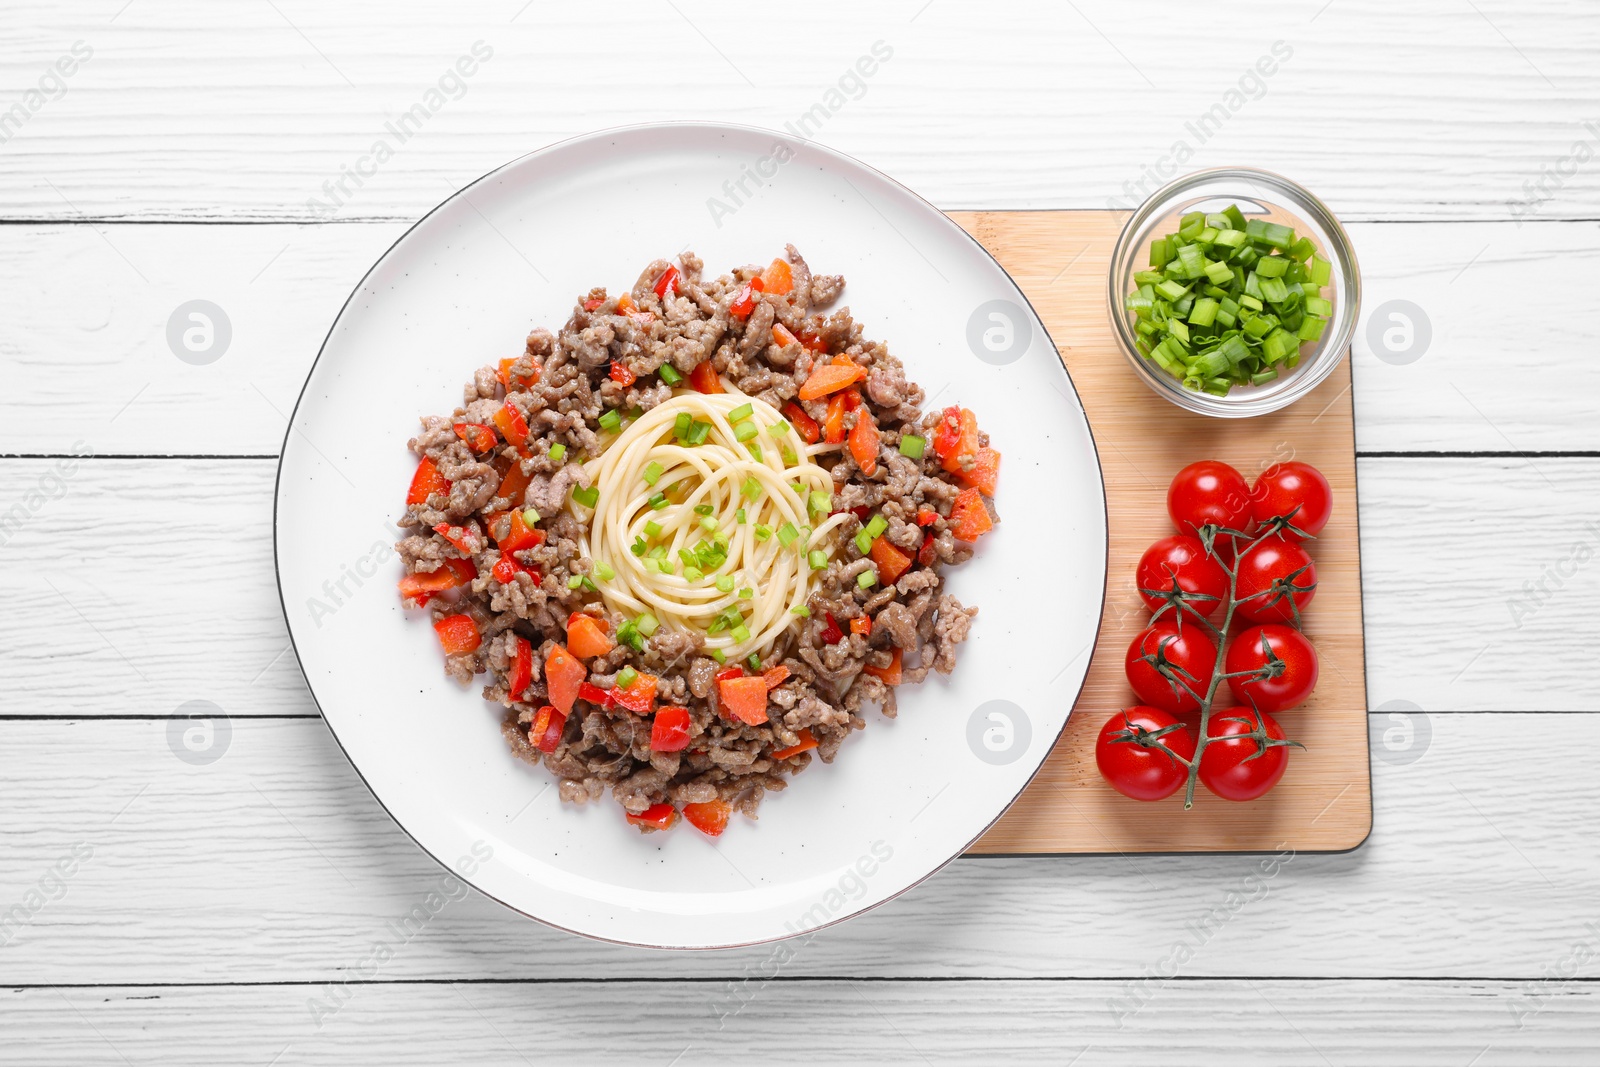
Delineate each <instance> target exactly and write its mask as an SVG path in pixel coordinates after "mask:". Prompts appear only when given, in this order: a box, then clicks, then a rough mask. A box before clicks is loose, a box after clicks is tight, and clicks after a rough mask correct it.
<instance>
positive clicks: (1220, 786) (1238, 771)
mask: <svg viewBox="0 0 1600 1067" xmlns="http://www.w3.org/2000/svg"><path fill="white" fill-rule="evenodd" d="M1258 715H1259V719H1258V718H1257V716H1258ZM1240 720H1245V721H1242V722H1241V721H1240ZM1258 721H1259V722H1260V724H1261V727H1262V729H1264V730H1265V731H1266V735H1267V736H1268V737H1269V738H1271V739H1273V740H1274V741H1282V740H1283V727H1281V726H1279V725H1278V721H1277V720H1276V719H1274V718H1273V717H1272V716H1271V715H1268V714H1267V713H1266V712H1264V711H1263V712H1259V713H1258V712H1254V711H1251V710H1250V709H1249V708H1223V709H1221V710H1219V711H1213V712H1212V713H1211V721H1210V722H1209V723H1208V724H1207V726H1208V727H1209V729H1208V730H1207V731H1206V736H1207V737H1212V738H1223V740H1220V741H1208V742H1207V743H1206V747H1205V751H1204V752H1202V753H1201V754H1200V784H1201V785H1203V786H1205V787H1206V788H1207V789H1209V790H1211V792H1212V793H1213V794H1214V795H1216V796H1219V797H1221V798H1222V799H1223V800H1255V799H1256V798H1257V797H1260V796H1263V795H1265V794H1266V792H1267V791H1268V790H1270V789H1271V788H1272V787H1273V786H1275V785H1277V784H1278V779H1280V778H1282V777H1283V772H1284V770H1286V769H1287V768H1288V766H1289V749H1288V746H1286V745H1273V746H1271V747H1269V748H1267V750H1266V751H1265V752H1262V753H1261V755H1259V756H1256V758H1255V759H1251V758H1250V757H1251V756H1252V755H1255V753H1256V752H1258V751H1260V750H1261V744H1260V742H1258V741H1256V740H1255V739H1253V738H1248V737H1238V736H1237V735H1239V734H1248V733H1251V732H1252V731H1254V730H1255V728H1256V723H1257V722H1258ZM1229 739H1232V740H1229Z"/></svg>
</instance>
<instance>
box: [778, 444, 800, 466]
mask: <svg viewBox="0 0 1600 1067" xmlns="http://www.w3.org/2000/svg"><path fill="white" fill-rule="evenodd" d="M778 454H779V455H781V456H782V457H783V465H784V466H786V467H793V466H794V465H795V464H796V463H799V462H800V461H799V459H797V458H796V457H795V454H794V449H792V448H790V447H789V442H787V441H785V442H784V443H783V448H781V449H779V451H778Z"/></svg>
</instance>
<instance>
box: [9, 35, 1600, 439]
mask: <svg viewBox="0 0 1600 1067" xmlns="http://www.w3.org/2000/svg"><path fill="white" fill-rule="evenodd" d="M930 13H931V12H930ZM961 217H962V218H964V219H967V220H968V221H969V222H970V220H971V218H972V216H961ZM404 229H405V224H403V223H365V224H359V225H349V226H344V225H337V226H304V227H301V226H291V225H259V226H196V225H180V224H172V225H163V224H158V225H141V226H133V225H105V226H98V227H91V226H86V225H56V224H45V225H37V226H35V225H21V226H12V227H7V228H6V230H5V231H4V234H5V235H7V236H9V237H11V238H12V239H13V240H14V241H15V242H16V244H17V245H18V246H19V247H24V248H26V249H27V250H28V254H27V255H26V256H9V257H0V292H6V293H9V294H11V296H12V299H11V300H9V301H8V306H7V313H8V319H7V323H8V329H7V330H6V331H5V332H4V333H0V360H3V361H4V363H5V366H6V368H7V373H8V375H9V378H8V380H9V382H10V384H11V386H12V387H11V388H10V389H7V390H5V391H4V393H3V394H0V416H3V417H0V453H30V454H39V453H63V452H66V451H68V450H70V448H71V447H72V444H73V442H75V441H78V440H82V441H84V442H85V443H86V444H87V445H89V446H91V447H93V448H94V450H95V451H96V453H98V454H102V455H108V454H123V455H127V454H133V455H151V454H179V455H193V454H203V455H241V454H243V455H272V454H276V453H277V451H278V448H279V446H280V445H281V444H282V441H283V428H284V423H285V419H284V416H285V415H286V414H287V413H288V411H289V409H290V407H291V406H292V405H293V404H294V400H295V397H296V395H297V394H298V392H299V388H300V384H301V383H302V382H303V381H304V380H305V375H306V372H307V371H308V370H310V367H311V361H312V359H313V358H315V356H316V353H317V350H318V348H320V347H321V345H322V338H323V336H324V335H325V334H326V333H327V330H328V327H329V325H330V324H331V323H332V321H333V318H334V316H335V315H336V314H337V313H338V310H339V307H340V305H341V304H342V303H343V302H344V299H345V297H346V296H347V295H348V294H349V292H350V290H351V289H352V288H354V286H355V284H356V281H357V280H358V279H359V278H360V277H361V275H362V274H363V273H364V272H365V271H366V269H367V267H368V266H370V265H371V263H372V262H373V261H374V260H375V259H377V257H378V256H379V255H381V254H382V253H383V251H384V250H385V249H386V248H388V246H389V244H390V243H391V242H393V240H394V239H395V238H396V237H398V236H399V235H400V233H401V232H403V231H404ZM1351 235H1352V240H1353V241H1354V242H1355V246H1356V249H1357V252H1358V254H1359V255H1360V257H1361V265H1362V269H1363V277H1364V282H1365V285H1366V300H1365V306H1366V308H1367V310H1368V316H1367V317H1366V319H1364V321H1366V320H1367V319H1370V317H1371V313H1373V312H1376V311H1377V310H1378V309H1379V308H1380V307H1382V306H1383V305H1385V304H1387V303H1389V302H1390V301H1392V300H1408V301H1410V302H1411V303H1413V304H1415V305H1417V306H1418V307H1420V308H1422V309H1423V313H1424V314H1425V315H1427V316H1428V318H1429V324H1430V328H1431V332H1432V335H1433V336H1432V341H1431V344H1430V347H1429V348H1428V349H1427V350H1426V352H1425V353H1424V355H1423V356H1422V357H1421V358H1419V359H1418V360H1417V361H1416V362H1413V363H1410V364H1405V365H1397V364H1392V363H1385V362H1382V361H1381V360H1379V359H1378V358H1377V357H1376V356H1375V355H1374V354H1373V352H1372V348H1371V345H1370V344H1369V343H1368V341H1367V339H1366V331H1365V329H1363V330H1360V331H1358V333H1357V337H1356V344H1355V352H1354V371H1355V377H1356V388H1355V391H1354V395H1355V404H1356V441H1357V444H1358V445H1359V446H1360V447H1361V448H1362V449H1364V450H1368V451H1440V450H1448V451H1494V452H1499V451H1504V450H1508V449H1529V450H1534V451H1563V450H1568V449H1583V450H1591V451H1592V450H1596V449H1600V420H1595V419H1592V418H1589V417H1588V414H1589V410H1588V407H1587V406H1586V405H1587V404H1588V402H1589V400H1588V398H1590V397H1592V396H1594V395H1596V393H1597V392H1600V360H1581V359H1580V360H1574V359H1571V358H1569V357H1570V353H1571V352H1573V351H1575V350H1577V349H1579V348H1581V346H1582V345H1584V344H1586V343H1587V339H1586V338H1585V336H1584V335H1583V326H1582V324H1583V323H1586V322H1591V321H1595V320H1596V319H1600V291H1590V290H1589V289H1588V288H1586V287H1580V288H1579V290H1578V291H1577V292H1573V293H1567V292H1559V291H1558V290H1556V289H1555V288H1553V287H1551V286H1548V285H1544V284H1541V280H1540V275H1539V274H1538V272H1536V271H1530V270H1528V269H1527V264H1528V263H1529V262H1533V261H1543V260H1549V259H1559V260H1561V261H1562V262H1564V263H1566V264H1568V265H1569V266H1570V268H1571V269H1572V270H1574V271H1576V272H1577V273H1579V274H1582V273H1584V272H1585V271H1600V246H1597V245H1596V242H1595V240H1594V234H1593V230H1592V227H1590V226H1589V225H1586V224H1581V223H1530V224H1527V225H1524V226H1522V227H1517V226H1514V225H1511V224H1494V223H1423V224H1417V225H1393V224H1381V223H1373V224H1364V223H1363V224H1356V225H1355V226H1353V227H1352V228H1351ZM108 242H109V243H108ZM1082 250H1083V245H1082V244H1075V245H1069V246H1066V247H1053V248H1050V249H1046V250H1044V251H1046V252H1049V253H1053V255H1050V254H1046V255H1043V256H1042V257H1041V259H1040V261H1039V262H1037V263H1028V264H1024V265H1023V266H1024V267H1025V268H1026V269H1027V270H1028V271H1030V272H1031V271H1037V272H1038V273H1026V274H1019V276H1018V279H1017V280H1018V281H1019V283H1021V284H1022V285H1023V286H1024V287H1025V288H1026V289H1028V291H1029V292H1031V293H1042V292H1050V291H1053V290H1055V289H1057V288H1059V287H1065V286H1069V285H1070V286H1071V294H1072V299H1073V300H1082V301H1085V304H1084V307H1085V309H1086V312H1096V311H1097V310H1098V309H1099V308H1100V307H1101V306H1102V304H1103V301H1104V297H1103V295H1102V293H1101V292H1100V291H1099V290H1098V288H1093V287H1091V286H1090V285H1089V284H1088V282H1087V280H1085V279H1086V276H1087V275H1092V274H1093V273H1094V272H1096V271H1099V270H1100V269H1102V268H1101V266H1099V265H1100V264H1103V263H1104V262H1105V260H1106V257H1107V256H1109V254H1110V248H1109V244H1104V243H1103V245H1102V246H1096V247H1094V248H1091V249H1090V250H1089V252H1087V253H1085V255H1084V258H1083V259H1082V260H1080V261H1079V262H1078V263H1076V264H1075V265H1074V267H1073V268H1072V270H1071V271H1069V272H1068V274H1067V275H1061V270H1062V268H1063V267H1065V266H1066V265H1067V264H1068V263H1069V262H1070V261H1072V259H1073V257H1075V256H1077V255H1078V254H1079V252H1080V251H1082ZM1420 250H1426V252H1425V253H1423V252H1421V251H1420ZM119 253H120V254H119ZM123 256H126V258H127V262H125V261H124V259H123V258H122V257H123ZM130 263H131V264H132V265H133V267H131V268H130ZM1089 264H1094V266H1093V267H1092V268H1091V267H1090V266H1089ZM135 268H136V270H137V272H138V273H136V272H135ZM844 269H845V270H846V271H847V272H848V269H849V268H848V265H845V268H844ZM141 275H142V277H141ZM1491 296H1492V298H1491ZM195 299H205V300H209V301H211V302H212V303H214V304H216V305H218V306H219V307H221V308H222V309H223V311H224V313H225V314H226V315H227V316H228V318H229V325H230V327H231V330H232V339H231V342H230V345H229V348H228V349H227V351H226V352H224V353H223V354H222V356H221V357H220V358H219V359H218V360H217V361H216V362H214V363H211V364H208V365H204V366H195V365H192V364H189V363H185V362H183V361H181V360H180V359H178V358H177V357H176V356H175V355H174V354H173V352H172V349H171V348H170V347H169V346H168V343H167V339H166V324H167V320H168V318H169V317H170V316H171V315H172V313H173V312H174V311H175V310H176V309H177V308H178V307H179V306H180V305H182V304H185V303H187V302H188V301H190V300H195ZM1056 340H1057V341H1060V342H1062V343H1064V344H1070V343H1072V340H1073V339H1072V338H1071V337H1070V336H1068V337H1065V338H1063V337H1058V338H1056ZM461 373H462V376H463V377H464V376H465V373H466V372H465V370H463V371H462V372H461ZM86 379H92V380H93V381H95V382H96V385H97V387H96V388H95V389H93V390H88V391H85V390H83V388H82V383H83V381H85V380H86ZM1491 382H1492V383H1493V385H1492V387H1487V386H1486V384H1485V383H1491ZM1554 382H1559V383H1561V387H1560V388H1552V386H1551V383H1554ZM68 405H70V406H71V407H72V409H73V410H74V411H76V412H78V413H79V415H80V417H79V418H75V419H70V420H69V419H62V418H60V417H59V412H60V411H61V410H62V409H63V408H64V407H66V406H68Z"/></svg>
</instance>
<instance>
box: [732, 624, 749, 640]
mask: <svg viewBox="0 0 1600 1067" xmlns="http://www.w3.org/2000/svg"><path fill="white" fill-rule="evenodd" d="M728 636H730V637H732V638H733V639H734V640H735V641H738V642H739V643H740V644H743V643H744V642H746V641H748V640H750V628H749V627H748V626H746V625H745V624H744V623H742V622H741V623H740V624H739V625H738V626H735V627H734V628H733V629H732V630H730V631H728Z"/></svg>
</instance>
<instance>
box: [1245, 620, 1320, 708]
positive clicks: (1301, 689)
mask: <svg viewBox="0 0 1600 1067" xmlns="http://www.w3.org/2000/svg"><path fill="white" fill-rule="evenodd" d="M1262 642H1265V643H1266V648H1263V647H1262ZM1268 650H1270V651H1271V655H1270V656H1269V655H1268ZM1225 669H1226V670H1227V672H1228V673H1229V674H1237V673H1238V672H1240V671H1259V670H1263V669H1265V670H1268V671H1269V672H1272V673H1274V675H1275V676H1274V677H1269V678H1250V677H1239V678H1229V679H1228V688H1229V689H1232V690H1233V698H1234V699H1235V700H1237V701H1238V702H1239V703H1241V704H1254V705H1255V706H1256V707H1257V708H1260V709H1261V710H1262V711H1272V712H1278V711H1288V710H1289V709H1290V708H1298V707H1299V706H1300V705H1301V704H1304V703H1305V702H1306V698H1307V697H1309V696H1310V695H1311V691H1312V690H1313V689H1315V688H1316V687H1317V650H1316V648H1315V647H1314V646H1313V645H1312V644H1311V642H1310V640H1308V639H1307V638H1306V635H1305V634H1303V633H1301V632H1300V631H1299V630H1296V629H1295V628H1294V627H1292V626H1282V625H1280V624H1278V623H1267V624H1266V625H1265V626H1252V627H1250V628H1249V629H1248V630H1242V631H1240V633H1239V635H1238V636H1237V637H1235V638H1234V639H1233V643H1232V644H1230V645H1229V646H1228V655H1227V659H1226V661H1225Z"/></svg>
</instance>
